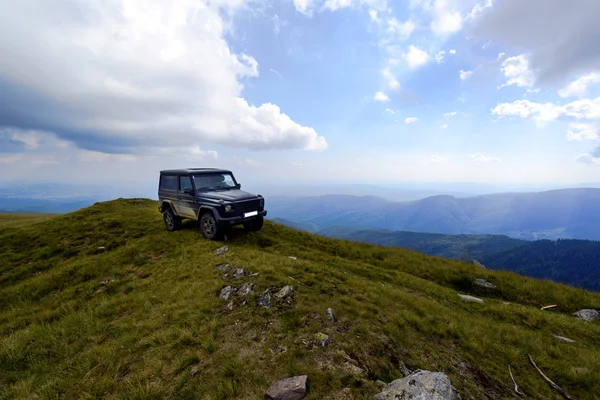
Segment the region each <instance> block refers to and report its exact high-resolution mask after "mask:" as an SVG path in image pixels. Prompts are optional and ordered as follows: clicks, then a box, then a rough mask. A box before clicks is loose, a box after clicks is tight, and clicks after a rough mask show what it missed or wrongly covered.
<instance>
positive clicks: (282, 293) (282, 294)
mask: <svg viewBox="0 0 600 400" xmlns="http://www.w3.org/2000/svg"><path fill="white" fill-rule="evenodd" d="M293 294H294V287H293V286H290V285H285V286H284V287H282V288H281V289H280V290H279V292H277V293H276V294H275V297H277V298H278V299H280V300H283V299H285V298H287V297H290V296H292V295H293Z"/></svg>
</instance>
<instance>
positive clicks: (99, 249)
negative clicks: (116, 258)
mask: <svg viewBox="0 0 600 400" xmlns="http://www.w3.org/2000/svg"><path fill="white" fill-rule="evenodd" d="M104 250H106V247H104V246H100V247H98V251H104Z"/></svg>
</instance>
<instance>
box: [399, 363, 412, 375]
mask: <svg viewBox="0 0 600 400" xmlns="http://www.w3.org/2000/svg"><path fill="white" fill-rule="evenodd" d="M398 369H400V372H402V376H403V377H405V378H406V377H407V376H409V375H410V374H412V372H411V370H410V369H408V368H406V364H404V361H400V362H399V363H398Z"/></svg>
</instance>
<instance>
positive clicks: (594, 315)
mask: <svg viewBox="0 0 600 400" xmlns="http://www.w3.org/2000/svg"><path fill="white" fill-rule="evenodd" d="M573 315H574V316H576V317H577V318H579V319H582V320H584V321H594V320H596V319H600V312H598V311H597V310H591V309H589V308H588V309H583V310H579V311H577V312H574V313H573Z"/></svg>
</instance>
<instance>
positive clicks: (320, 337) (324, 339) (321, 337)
mask: <svg viewBox="0 0 600 400" xmlns="http://www.w3.org/2000/svg"><path fill="white" fill-rule="evenodd" d="M315 336H316V338H317V341H318V342H319V345H321V347H326V346H327V345H328V344H329V336H327V335H326V334H324V333H323V332H319V333H317V334H316V335H315Z"/></svg>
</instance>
